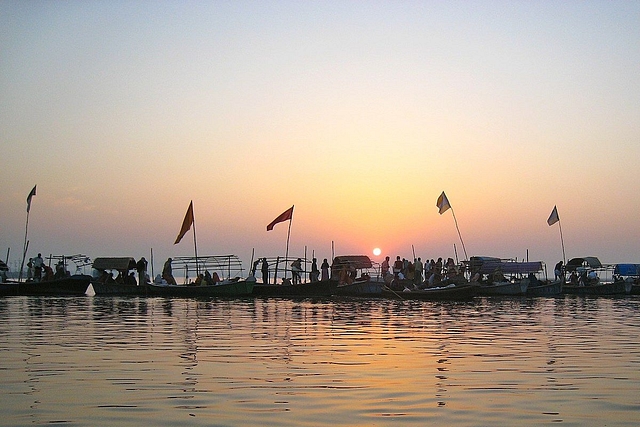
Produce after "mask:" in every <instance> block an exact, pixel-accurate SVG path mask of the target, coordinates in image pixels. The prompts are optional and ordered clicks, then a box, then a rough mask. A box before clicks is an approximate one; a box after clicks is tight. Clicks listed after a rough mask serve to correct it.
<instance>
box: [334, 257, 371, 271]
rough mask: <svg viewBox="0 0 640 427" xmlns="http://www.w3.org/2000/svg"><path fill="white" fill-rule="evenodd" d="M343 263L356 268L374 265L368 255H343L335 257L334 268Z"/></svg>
mask: <svg viewBox="0 0 640 427" xmlns="http://www.w3.org/2000/svg"><path fill="white" fill-rule="evenodd" d="M343 265H346V266H349V267H352V268H356V269H358V268H371V267H372V266H373V264H372V262H371V259H369V257H368V256H366V255H343V256H337V257H335V258H334V259H333V268H336V267H339V266H343Z"/></svg>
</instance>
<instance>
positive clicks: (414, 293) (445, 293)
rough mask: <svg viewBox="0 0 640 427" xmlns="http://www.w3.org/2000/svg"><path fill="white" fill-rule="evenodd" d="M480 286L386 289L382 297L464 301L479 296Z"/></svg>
mask: <svg viewBox="0 0 640 427" xmlns="http://www.w3.org/2000/svg"><path fill="white" fill-rule="evenodd" d="M479 288H480V286H478V285H473V284H466V285H451V286H445V287H442V288H439V287H437V288H426V289H417V290H408V289H407V290H405V291H394V290H391V289H388V288H387V289H384V290H383V291H382V295H383V296H385V297H388V298H396V299H417V300H424V301H464V300H469V299H472V298H473V297H475V296H477V295H478V292H479Z"/></svg>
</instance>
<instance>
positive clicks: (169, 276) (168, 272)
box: [162, 258, 177, 285]
mask: <svg viewBox="0 0 640 427" xmlns="http://www.w3.org/2000/svg"><path fill="white" fill-rule="evenodd" d="M172 261H173V260H172V259H171V258H168V259H167V260H166V261H165V262H164V267H163V268H162V278H163V279H164V280H166V281H167V283H168V284H170V285H176V284H177V283H176V279H174V277H173V267H172V266H171V262H172Z"/></svg>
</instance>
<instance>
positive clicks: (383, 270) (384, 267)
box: [380, 256, 391, 279]
mask: <svg viewBox="0 0 640 427" xmlns="http://www.w3.org/2000/svg"><path fill="white" fill-rule="evenodd" d="M390 267H391V266H390V265H389V257H388V256H386V257H385V258H384V261H382V265H381V266H380V274H381V275H382V278H383V279H384V278H385V277H387V274H389V268H390Z"/></svg>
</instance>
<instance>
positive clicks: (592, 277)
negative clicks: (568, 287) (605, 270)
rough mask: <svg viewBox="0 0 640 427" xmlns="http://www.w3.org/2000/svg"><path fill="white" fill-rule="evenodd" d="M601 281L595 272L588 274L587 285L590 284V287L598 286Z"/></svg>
mask: <svg viewBox="0 0 640 427" xmlns="http://www.w3.org/2000/svg"><path fill="white" fill-rule="evenodd" d="M599 281H600V278H599V277H598V274H597V273H596V272H595V271H594V270H591V271H590V272H589V274H587V283H588V284H589V286H593V285H597V284H598V282H599Z"/></svg>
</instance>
